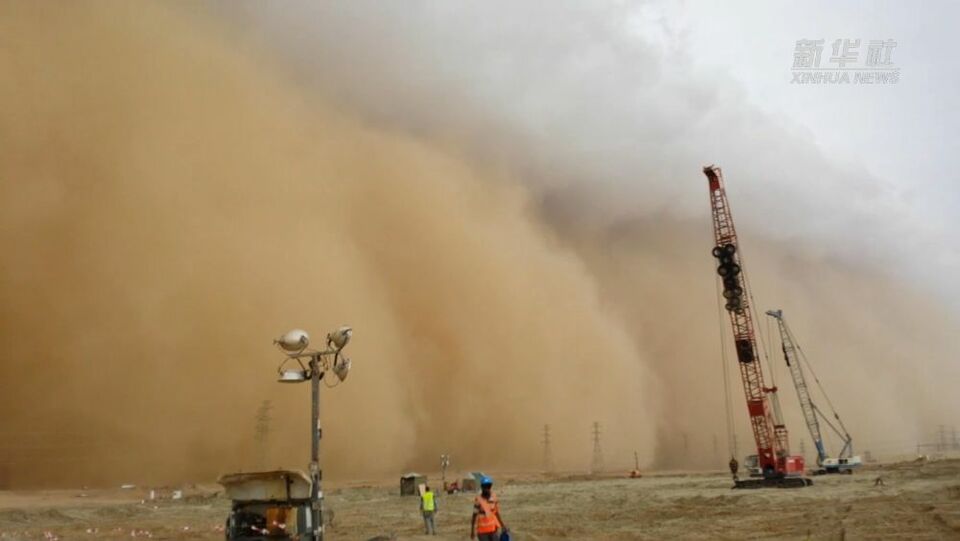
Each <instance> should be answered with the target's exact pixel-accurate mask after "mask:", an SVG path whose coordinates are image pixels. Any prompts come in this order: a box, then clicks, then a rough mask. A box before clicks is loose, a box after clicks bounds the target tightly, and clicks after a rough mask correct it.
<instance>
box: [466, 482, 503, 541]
mask: <svg viewBox="0 0 960 541" xmlns="http://www.w3.org/2000/svg"><path fill="white" fill-rule="evenodd" d="M498 530H499V531H498ZM507 532H508V529H507V525H506V524H504V523H503V518H501V517H500V500H499V499H497V495H496V494H494V493H493V479H491V478H489V477H487V476H483V477H482V478H481V479H480V494H479V495H477V497H476V499H474V500H473V517H471V518H470V539H473V538H474V537H476V538H478V539H479V541H499V540H500V539H501V536H502V537H503V538H506V537H507Z"/></svg>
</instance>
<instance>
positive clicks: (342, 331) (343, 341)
mask: <svg viewBox="0 0 960 541" xmlns="http://www.w3.org/2000/svg"><path fill="white" fill-rule="evenodd" d="M351 336H353V329H351V328H350V327H347V326H346V325H344V326H343V327H340V328H339V329H337V330H336V331H334V332H332V333H329V334H327V346H328V347H332V348H333V349H335V350H337V351H340V350H341V349H343V348H344V347H346V345H347V343H348V342H350V337H351Z"/></svg>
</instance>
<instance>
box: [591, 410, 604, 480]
mask: <svg viewBox="0 0 960 541" xmlns="http://www.w3.org/2000/svg"><path fill="white" fill-rule="evenodd" d="M602 471H603V449H601V448H600V423H598V422H596V421H594V422H593V462H592V463H591V465H590V473H600V472H602Z"/></svg>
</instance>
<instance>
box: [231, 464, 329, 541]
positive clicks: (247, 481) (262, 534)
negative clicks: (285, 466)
mask: <svg viewBox="0 0 960 541" xmlns="http://www.w3.org/2000/svg"><path fill="white" fill-rule="evenodd" d="M217 482H218V483H220V484H221V485H222V486H223V488H224V491H225V493H226V496H227V497H228V498H230V500H231V502H232V503H231V505H230V515H229V516H228V517H227V523H226V527H225V532H226V538H227V539H228V540H239V541H254V540H257V541H259V540H267V539H299V540H307V539H311V535H310V530H311V528H310V520H311V513H310V478H309V477H307V476H306V474H304V473H303V472H299V471H285V470H278V471H269V472H251V473H233V474H228V475H223V476H221V477H220V479H218V480H217Z"/></svg>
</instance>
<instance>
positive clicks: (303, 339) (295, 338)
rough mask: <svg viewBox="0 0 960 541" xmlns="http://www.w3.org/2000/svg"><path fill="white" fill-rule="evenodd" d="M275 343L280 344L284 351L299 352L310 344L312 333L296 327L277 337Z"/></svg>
mask: <svg viewBox="0 0 960 541" xmlns="http://www.w3.org/2000/svg"><path fill="white" fill-rule="evenodd" d="M273 343H274V344H277V345H278V346H280V347H281V348H282V349H283V350H284V351H287V352H290V353H299V352H301V351H303V350H304V349H306V348H307V346H309V345H310V335H309V334H307V331H304V330H301V329H294V330H292V331H290V332H288V333H287V334H285V335H283V336H281V337H280V338H277V339H276V340H274V341H273Z"/></svg>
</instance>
